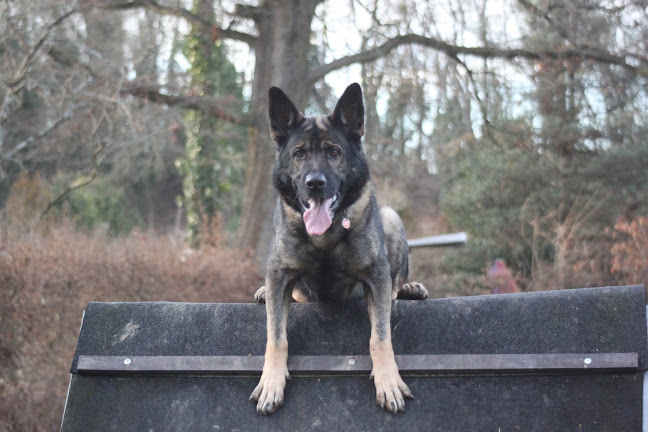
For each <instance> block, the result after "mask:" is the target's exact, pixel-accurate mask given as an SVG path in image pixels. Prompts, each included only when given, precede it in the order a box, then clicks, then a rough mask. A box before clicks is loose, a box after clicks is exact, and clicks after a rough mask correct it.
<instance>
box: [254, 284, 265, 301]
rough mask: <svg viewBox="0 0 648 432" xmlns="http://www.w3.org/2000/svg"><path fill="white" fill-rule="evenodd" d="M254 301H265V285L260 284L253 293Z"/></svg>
mask: <svg viewBox="0 0 648 432" xmlns="http://www.w3.org/2000/svg"><path fill="white" fill-rule="evenodd" d="M254 301H255V302H257V303H265V302H266V287H265V285H264V286H262V287H261V288H259V289H258V290H257V292H255V293H254Z"/></svg>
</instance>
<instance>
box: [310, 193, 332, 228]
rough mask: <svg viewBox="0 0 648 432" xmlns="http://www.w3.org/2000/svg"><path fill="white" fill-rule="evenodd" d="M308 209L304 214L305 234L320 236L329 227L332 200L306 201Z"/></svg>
mask: <svg viewBox="0 0 648 432" xmlns="http://www.w3.org/2000/svg"><path fill="white" fill-rule="evenodd" d="M308 203H309V204H310V208H309V209H308V210H306V211H305V212H304V223H305V224H306V232H308V234H310V235H322V234H324V233H325V232H326V230H327V229H328V227H330V226H331V216H330V215H329V209H330V208H331V203H333V198H329V199H327V200H323V201H319V200H317V201H316V200H312V199H311V200H308Z"/></svg>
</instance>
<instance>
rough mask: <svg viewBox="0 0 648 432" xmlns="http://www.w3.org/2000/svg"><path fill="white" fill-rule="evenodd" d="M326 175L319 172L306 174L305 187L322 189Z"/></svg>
mask: <svg viewBox="0 0 648 432" xmlns="http://www.w3.org/2000/svg"><path fill="white" fill-rule="evenodd" d="M325 186H326V177H324V174H321V173H314V174H308V175H307V176H306V187H307V188H308V189H324V187H325Z"/></svg>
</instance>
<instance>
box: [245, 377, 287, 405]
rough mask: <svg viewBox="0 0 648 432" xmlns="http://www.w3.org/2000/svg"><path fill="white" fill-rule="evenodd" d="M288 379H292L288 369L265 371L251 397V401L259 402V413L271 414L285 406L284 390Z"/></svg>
mask: <svg viewBox="0 0 648 432" xmlns="http://www.w3.org/2000/svg"><path fill="white" fill-rule="evenodd" d="M288 378H290V375H289V374H288V369H284V370H283V371H282V370H277V369H272V370H268V371H266V370H264V371H263V374H262V375H261V380H260V381H259V385H257V386H256V388H255V389H254V391H253V392H252V394H251V395H250V400H254V401H256V402H257V408H256V409H257V413H259V414H264V415H266V414H271V413H273V412H275V411H276V410H277V408H279V407H280V406H281V405H283V403H284V388H286V380H287V379H288Z"/></svg>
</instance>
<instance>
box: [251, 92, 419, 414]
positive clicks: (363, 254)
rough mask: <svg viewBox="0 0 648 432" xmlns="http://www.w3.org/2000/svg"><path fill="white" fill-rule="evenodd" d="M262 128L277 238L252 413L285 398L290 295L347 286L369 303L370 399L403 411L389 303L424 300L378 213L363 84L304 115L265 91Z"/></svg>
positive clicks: (321, 294) (342, 290) (401, 244)
mask: <svg viewBox="0 0 648 432" xmlns="http://www.w3.org/2000/svg"><path fill="white" fill-rule="evenodd" d="M269 97H270V106H269V115H270V132H271V136H272V138H273V139H274V140H275V141H276V143H277V146H278V147H277V150H278V152H277V156H276V159H275V163H274V168H273V172H272V182H273V184H274V186H275V187H276V189H277V190H278V191H279V198H278V199H277V205H276V207H275V213H274V226H275V236H274V239H273V241H272V247H271V251H270V255H269V258H268V266H267V275H266V279H265V286H263V287H261V288H260V289H259V290H258V291H257V293H256V295H255V299H256V300H257V301H258V302H261V303H263V302H265V304H266V311H267V320H268V321H267V345H266V353H265V363H264V366H263V373H262V375H261V380H260V382H259V385H258V386H257V387H256V388H255V390H254V391H253V392H252V395H251V396H250V400H254V401H257V402H258V403H257V412H258V413H260V414H269V413H272V412H274V411H275V410H276V409H277V408H279V407H280V406H281V405H282V404H283V402H284V396H283V395H284V388H285V386H286V379H287V378H289V375H288V368H287V365H286V362H287V359H288V340H287V337H286V323H287V320H288V310H289V305H290V301H291V297H293V298H295V300H297V301H317V300H320V299H321V300H337V301H344V300H345V299H347V298H349V296H350V295H352V294H353V293H354V292H355V291H359V292H360V293H362V292H363V291H364V296H365V298H366V301H367V307H368V312H369V319H370V321H371V339H370V341H369V347H370V353H371V360H372V363H373V371H372V373H371V376H372V377H373V379H374V383H375V385H376V403H377V404H378V405H379V406H381V407H383V408H385V409H387V410H388V411H391V412H394V413H396V412H398V411H402V410H403V409H404V406H405V401H404V397H412V393H411V392H410V390H409V388H408V387H407V385H406V384H405V383H404V382H403V380H402V379H401V377H400V374H399V372H398V366H397V365H396V361H395V360H394V351H393V349H392V343H391V328H390V316H391V307H392V299H395V298H407V299H425V298H427V296H428V293H427V291H426V289H425V287H423V285H421V284H419V283H417V282H411V283H405V281H406V278H407V272H408V263H407V260H408V247H407V240H406V238H405V230H404V228H403V223H402V221H401V219H400V218H399V216H398V214H397V213H396V212H395V211H394V210H392V209H391V208H387V207H385V208H382V209H380V210H379V209H378V205H377V203H376V197H375V195H374V189H373V186H372V184H371V182H370V177H369V167H368V164H367V160H366V157H365V154H364V151H363V149H362V143H361V137H362V135H363V134H364V105H363V102H362V90H361V88H360V86H359V85H358V84H351V85H350V86H349V87H348V88H347V89H346V90H345V92H344V94H343V95H342V97H341V98H340V100H339V101H338V103H337V105H336V107H335V110H334V111H333V114H331V115H329V116H321V117H304V116H302V114H300V112H299V111H298V110H297V108H295V105H294V104H293V103H292V102H291V101H290V99H288V97H287V96H286V94H285V93H284V92H283V91H281V90H280V89H279V88H277V87H272V88H271V89H270V91H269Z"/></svg>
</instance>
